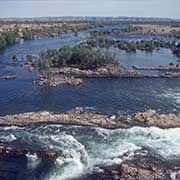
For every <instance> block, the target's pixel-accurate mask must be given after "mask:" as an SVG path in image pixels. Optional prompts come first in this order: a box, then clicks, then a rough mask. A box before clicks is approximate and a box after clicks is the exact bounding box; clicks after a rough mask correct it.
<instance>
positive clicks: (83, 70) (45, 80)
mask: <svg viewBox="0 0 180 180" xmlns="http://www.w3.org/2000/svg"><path fill="white" fill-rule="evenodd" d="M27 64H28V66H29V65H30V67H32V66H31V65H33V67H34V68H36V69H37V70H38V77H39V78H38V79H37V80H35V81H34V83H37V84H39V85H49V86H57V85H59V84H70V85H80V84H81V83H82V82H83V79H86V78H159V77H162V78H172V77H180V72H179V71H180V68H178V67H179V66H178V65H174V64H173V65H172V64H169V65H166V66H161V68H160V67H154V68H153V67H152V69H156V70H159V71H160V72H163V73H160V74H152V75H151V74H150V75H145V74H141V73H140V72H138V70H139V69H138V68H137V67H136V68H134V69H127V68H125V67H124V66H122V65H121V64H120V62H119V61H118V60H117V58H116V56H115V54H113V53H112V52H110V51H102V50H100V49H97V48H93V47H91V46H89V45H84V44H79V45H76V46H74V47H70V46H63V47H61V48H59V49H48V50H46V51H44V52H42V53H41V54H40V55H39V57H38V58H37V59H36V62H35V63H32V62H29V63H27ZM162 69H163V70H164V71H162ZM149 70H151V69H149ZM172 70H174V72H172Z"/></svg>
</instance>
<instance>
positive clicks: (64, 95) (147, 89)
mask: <svg viewBox="0 0 180 180" xmlns="http://www.w3.org/2000/svg"><path fill="white" fill-rule="evenodd" d="M106 28H112V27H106ZM88 35H89V31H83V32H80V33H79V35H78V36H74V35H73V34H66V35H63V36H61V37H56V38H49V37H46V38H42V39H37V40H32V41H26V42H24V43H23V44H15V45H12V46H10V47H7V48H6V49H5V50H3V51H1V52H0V75H7V74H16V75H17V79H15V80H12V81H7V80H1V81H0V114H1V115H5V114H15V113H20V112H30V111H39V110H49V111H56V112H63V111H66V110H69V109H72V108H74V107H76V106H88V107H93V108H94V109H96V110H98V111H101V112H105V113H109V114H113V113H130V112H136V111H142V110H145V109H149V108H151V109H157V110H159V111H162V112H177V111H179V110H180V83H179V79H129V80H128V79H96V80H94V79H90V80H86V81H85V83H84V84H83V85H82V86H79V87H72V86H69V85H62V86H57V87H49V88H47V87H46V88H45V87H39V86H37V85H35V84H33V83H32V81H33V80H34V79H35V78H36V75H35V74H33V73H32V72H29V71H27V70H25V69H23V68H21V67H18V66H14V65H11V63H10V62H11V58H12V56H13V55H14V54H16V55H17V56H18V57H19V58H21V57H22V56H24V55H26V54H33V55H37V54H38V53H39V52H40V51H42V50H45V49H47V48H57V47H60V46H62V45H72V46H73V45H75V44H77V43H79V42H80V41H81V40H83V39H84V38H86V37H87V36H88ZM117 54H118V58H119V60H120V62H121V63H122V64H123V65H125V66H126V67H128V68H130V67H131V66H132V65H142V66H151V65H161V64H167V63H169V62H176V61H177V60H179V59H178V58H177V57H175V56H173V55H172V53H171V52H170V51H169V50H167V49H161V50H159V51H155V52H153V53H144V52H140V51H138V52H137V53H136V54H134V53H125V52H124V51H119V52H117ZM178 134H180V129H179V128H175V129H166V130H162V129H159V128H154V127H152V128H140V127H133V128H130V129H117V130H106V129H102V128H88V127H81V126H63V125H44V126H38V127H21V128H20V127H0V140H1V141H5V142H6V141H7V142H16V143H19V144H22V145H24V146H28V145H30V146H31V147H36V146H41V147H49V148H56V149H60V150H63V153H64V155H65V156H61V157H58V158H57V159H56V161H55V162H54V164H53V166H52V167H51V168H50V170H49V171H46V169H48V166H49V165H48V164H43V162H41V160H40V159H38V158H37V157H36V155H34V156H32V155H27V159H28V161H27V163H25V166H23V164H24V161H23V162H21V163H22V166H20V167H19V168H20V170H21V171H22V173H24V176H23V177H24V179H25V180H26V179H27V180H30V179H31V180H35V179H44V180H67V179H73V178H75V177H78V176H81V175H82V174H84V173H87V172H91V171H98V170H99V169H98V168H99V166H101V165H103V166H105V165H111V164H114V163H121V161H122V157H121V156H122V155H123V154H124V153H127V152H128V153H131V154H133V152H134V151H136V150H140V149H141V148H142V147H147V148H149V149H151V150H152V151H155V152H156V153H157V154H159V155H161V156H162V157H164V158H165V159H173V158H176V159H178V158H180V151H179V149H180V147H179V145H180V137H179V135H178ZM8 161H12V160H11V159H10V160H8ZM15 162H17V163H18V160H15ZM21 163H20V165H21ZM21 168H22V169H21ZM24 168H25V169H24ZM44 171H46V173H44ZM17 179H18V178H17ZM18 180H19V179H18Z"/></svg>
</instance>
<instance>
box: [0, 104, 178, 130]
mask: <svg viewBox="0 0 180 180" xmlns="http://www.w3.org/2000/svg"><path fill="white" fill-rule="evenodd" d="M50 123H53V124H68V125H81V126H91V127H94V126H97V127H102V128H108V129H115V128H130V127H133V126H142V127H151V126H156V127H160V128H175V127H180V114H160V113H158V112H156V111H154V110H147V111H145V112H137V113H134V114H129V115H108V114H102V113H100V112H96V111H94V110H92V109H90V108H83V107H76V108H75V109H72V110H70V111H67V112H64V113H54V112H48V111H41V112H28V113H21V114H15V115H6V116H1V117H0V124H1V125H16V126H28V125H33V124H50Z"/></svg>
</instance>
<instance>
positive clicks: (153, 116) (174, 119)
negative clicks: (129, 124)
mask: <svg viewBox="0 0 180 180" xmlns="http://www.w3.org/2000/svg"><path fill="white" fill-rule="evenodd" d="M131 119H132V120H133V121H134V122H135V123H137V124H139V125H143V126H146V127H149V126H157V127H161V128H174V127H180V114H171V113H169V114H160V113H157V112H156V111H154V110H148V111H145V112H138V113H135V114H134V115H133V116H132V117H131Z"/></svg>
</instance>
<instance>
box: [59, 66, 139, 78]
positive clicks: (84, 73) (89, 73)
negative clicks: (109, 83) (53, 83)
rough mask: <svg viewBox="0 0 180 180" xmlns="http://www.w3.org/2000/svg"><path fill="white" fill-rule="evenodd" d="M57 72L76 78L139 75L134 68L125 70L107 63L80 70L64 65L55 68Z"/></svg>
mask: <svg viewBox="0 0 180 180" xmlns="http://www.w3.org/2000/svg"><path fill="white" fill-rule="evenodd" d="M56 71H57V73H59V74H64V75H66V76H67V75H68V76H69V75H70V76H73V77H76V78H122V77H140V76H141V75H140V74H139V73H137V72H136V71H134V70H127V69H126V68H124V67H123V66H121V65H119V64H107V65H105V66H103V67H99V68H97V69H94V70H81V69H79V68H74V67H65V68H60V69H58V70H56Z"/></svg>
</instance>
